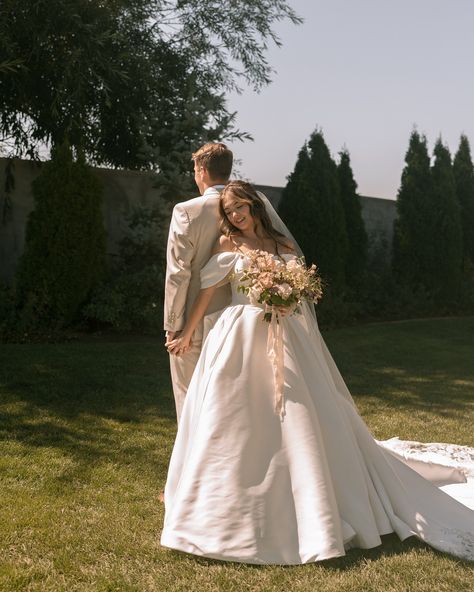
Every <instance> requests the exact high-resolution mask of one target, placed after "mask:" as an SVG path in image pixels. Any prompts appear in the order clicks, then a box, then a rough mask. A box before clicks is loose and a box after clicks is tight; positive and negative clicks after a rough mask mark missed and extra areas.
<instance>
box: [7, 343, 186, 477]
mask: <svg viewBox="0 0 474 592" xmlns="http://www.w3.org/2000/svg"><path fill="white" fill-rule="evenodd" d="M161 349H162V343H161V341H160V343H157V341H156V340H150V341H145V342H144V341H143V340H140V341H138V342H137V343H135V342H127V343H69V344H61V345H52V344H45V345H9V346H2V350H1V352H0V426H1V427H0V437H2V438H3V439H5V440H8V441H9V442H17V443H22V444H24V445H26V446H31V447H36V448H41V447H43V448H48V447H53V448H56V449H61V450H62V451H63V452H65V453H67V455H68V456H70V457H73V458H74V459H75V460H76V462H77V463H79V465H82V469H83V470H84V472H87V471H88V467H89V466H90V465H91V464H92V465H93V464H94V463H95V462H97V461H98V460H99V459H103V460H107V459H109V458H110V460H111V462H112V461H114V460H115V461H116V460H117V457H119V459H120V462H122V463H132V464H133V463H135V464H140V463H143V462H148V463H149V462H150V454H152V453H153V448H158V447H160V449H161V451H162V452H161V454H160V455H159V458H155V459H154V461H156V462H157V464H156V470H157V471H159V472H160V473H163V474H164V473H165V471H166V465H167V462H168V456H169V451H168V450H167V448H168V447H169V444H168V442H170V441H172V439H173V436H174V430H175V425H176V420H175V411H174V401H173V398H172V394H171V385H170V379H169V369H168V358H167V355H166V353H165V355H164V354H163V353H162V352H161ZM143 424H146V427H143ZM123 430H126V432H127V437H126V438H125V437H123V436H124V433H123ZM150 431H151V433H152V435H154V436H156V440H153V439H152V441H151V442H149V443H148V444H147V442H146V441H145V444H146V446H144V445H143V443H142V442H141V441H140V437H142V439H144V440H146V438H145V435H146V433H150ZM163 451H165V452H166V453H164V452H163ZM75 470H76V473H77V474H79V473H80V472H81V468H80V467H79V466H76V469H75ZM77 474H76V477H77ZM67 476H68V471H66V472H65V478H67Z"/></svg>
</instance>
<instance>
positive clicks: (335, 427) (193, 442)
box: [161, 252, 474, 564]
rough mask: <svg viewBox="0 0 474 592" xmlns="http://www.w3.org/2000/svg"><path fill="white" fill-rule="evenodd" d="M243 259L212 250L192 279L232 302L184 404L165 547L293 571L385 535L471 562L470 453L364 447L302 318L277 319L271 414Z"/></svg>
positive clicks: (268, 371) (357, 422)
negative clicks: (279, 394) (279, 365)
mask: <svg viewBox="0 0 474 592" xmlns="http://www.w3.org/2000/svg"><path fill="white" fill-rule="evenodd" d="M285 257H288V256H285ZM246 261H247V259H246V257H245V256H243V255H242V254H239V253H234V252H232V253H231V252H225V253H219V254H217V255H215V256H213V257H212V258H211V260H210V261H209V263H208V264H207V265H206V266H205V267H204V269H203V270H202V272H201V280H202V286H203V287H208V286H211V285H214V284H217V283H220V282H222V281H230V282H231V287H232V293H233V298H232V304H231V305H230V306H229V307H228V308H226V309H225V310H224V311H223V312H222V314H221V315H220V317H219V318H218V320H217V322H216V324H215V325H214V326H213V328H212V329H211V330H210V332H209V334H208V337H207V339H206V341H205V343H204V346H203V350H202V354H201V356H200V359H199V362H198V365H197V367H196V370H195V372H194V375H193V378H192V381H191V384H190V386H189V390H188V393H187V396H186V401H185V405H184V409H183V414H182V417H181V421H180V424H179V428H178V433H177V437H176V442H175V445H174V449H173V453H172V456H171V460H170V466H169V472H168V479H167V483H166V488H165V509H166V511H165V522H164V527H163V532H162V536H161V544H162V545H164V546H166V547H170V548H173V549H178V550H181V551H185V552H188V553H193V554H196V555H202V556H206V557H210V558H216V559H224V560H230V561H240V562H246V563H263V564H300V563H308V562H312V561H318V560H323V559H329V558H332V557H338V556H342V555H344V554H345V551H346V550H347V549H348V548H351V547H360V548H371V547H375V546H377V545H379V544H380V543H381V539H380V536H381V535H384V534H388V533H391V532H395V533H397V534H398V536H399V537H400V539H405V538H407V537H409V536H412V535H416V536H418V537H419V538H420V539H422V540H424V541H426V542H427V543H428V544H429V545H432V546H433V547H434V548H436V549H439V550H441V551H445V552H448V553H451V554H453V555H456V556H457V557H460V558H464V559H470V560H474V510H473V509H470V508H469V505H471V506H474V483H473V482H472V477H473V475H474V454H473V456H471V457H469V453H470V452H471V453H473V452H474V451H472V449H467V448H464V449H463V454H464V455H465V458H464V460H463V459H461V460H458V462H457V463H456V462H450V456H449V450H448V449H447V448H446V447H445V448H440V449H439V450H438V456H436V454H435V453H434V452H433V451H431V452H430V453H429V454H428V456H427V455H426V454H424V453H423V451H422V452H420V450H418V453H417V447H416V446H415V444H416V443H411V444H412V446H411V447H410V446H409V444H410V443H408V444H407V443H403V442H401V441H397V440H396V439H395V440H389V441H387V442H377V441H376V440H374V438H373V437H372V435H371V434H370V432H369V430H368V428H367V426H366V425H365V423H364V421H363V420H362V418H361V417H360V415H359V414H358V412H357V409H356V408H355V406H354V404H353V402H352V400H351V398H350V395H348V391H347V387H346V386H345V384H344V381H343V379H342V377H341V375H340V374H339V372H338V370H337V367H336V365H335V363H334V361H333V359H332V357H331V355H330V353H329V352H328V350H327V348H326V346H325V343H324V340H323V339H322V337H321V335H320V333H319V331H318V330H317V329H315V328H314V327H313V326H310V325H311V323H308V319H307V317H305V316H304V315H297V314H295V315H292V316H288V317H285V318H283V319H282V320H281V327H282V329H283V348H284V357H283V359H284V381H285V382H284V410H285V415H284V417H283V419H281V418H280V417H279V416H278V414H277V413H275V401H274V399H275V384H274V374H273V367H272V362H271V360H270V359H269V358H268V356H267V337H268V330H269V327H268V324H267V323H266V322H264V321H263V320H262V319H263V311H262V308H261V307H260V306H254V305H251V304H250V303H249V301H248V299H247V297H246V296H245V295H244V294H242V293H240V292H238V291H237V286H238V282H239V273H240V272H241V271H242V269H243V268H244V266H245V265H246ZM420 446H421V445H420ZM440 451H441V453H444V456H443V454H441V457H440ZM461 456H462V455H461ZM463 463H464V464H463ZM455 497H457V498H458V499H455ZM458 500H461V501H458ZM461 502H462V503H461Z"/></svg>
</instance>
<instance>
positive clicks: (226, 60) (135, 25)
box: [0, 0, 300, 175]
mask: <svg viewBox="0 0 474 592" xmlns="http://www.w3.org/2000/svg"><path fill="white" fill-rule="evenodd" d="M284 19H289V20H290V21H292V22H294V23H298V22H300V19H299V18H298V17H297V16H296V14H295V13H294V11H293V10H292V9H291V8H290V7H289V6H288V4H287V2H285V1H283V0H239V1H236V2H222V1H216V0H173V1H171V0H108V1H107V2H103V1H97V2H91V1H90V0H48V1H47V2H45V1H44V0H2V2H1V4H0V65H2V64H3V65H4V67H1V68H0V134H1V135H0V140H3V141H9V142H10V146H11V148H12V152H13V153H14V154H16V155H18V156H21V155H29V156H33V157H34V156H36V155H37V153H38V149H39V147H41V146H42V145H44V144H46V145H47V146H54V145H58V144H60V143H61V142H62V141H63V139H64V138H65V137H67V138H68V140H69V142H70V144H71V145H72V146H73V147H76V148H80V149H81V150H83V151H84V153H85V154H86V155H87V157H88V159H89V160H90V161H91V162H94V163H96V164H104V165H111V166H117V167H127V168H134V169H146V168H154V169H156V170H160V171H162V172H165V173H168V174H170V175H172V174H173V172H176V171H180V170H182V169H183V166H184V165H183V158H184V155H186V159H189V151H190V149H192V148H194V147H195V146H196V145H197V144H199V143H201V142H203V141H207V140H214V139H217V138H219V139H221V138H226V137H227V138H229V137H245V136H246V134H243V133H241V132H239V131H238V130H236V129H235V128H234V114H232V113H230V112H229V110H228V108H227V105H226V102H225V98H224V92H225V91H228V90H230V89H234V90H235V89H236V88H237V87H238V85H239V81H242V82H244V81H245V82H247V83H249V84H250V85H252V86H253V87H254V88H256V89H258V88H259V87H261V86H262V85H265V84H267V83H268V82H269V80H270V76H271V72H272V70H271V67H270V65H269V64H268V62H267V60H266V57H265V52H266V49H267V46H268V44H269V43H270V42H274V43H276V44H279V43H280V42H279V39H278V37H277V36H276V34H275V32H274V25H275V23H277V22H278V21H281V20H284Z"/></svg>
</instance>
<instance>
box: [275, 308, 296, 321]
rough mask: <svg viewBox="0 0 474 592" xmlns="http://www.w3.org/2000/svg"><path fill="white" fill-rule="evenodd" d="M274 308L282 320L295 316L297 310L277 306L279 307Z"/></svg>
mask: <svg viewBox="0 0 474 592" xmlns="http://www.w3.org/2000/svg"><path fill="white" fill-rule="evenodd" d="M273 308H274V309H275V311H276V312H278V315H279V316H280V317H281V318H283V317H286V316H288V315H291V314H293V312H294V310H295V307H294V306H277V305H274V306H273Z"/></svg>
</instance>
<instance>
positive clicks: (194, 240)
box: [164, 187, 231, 341]
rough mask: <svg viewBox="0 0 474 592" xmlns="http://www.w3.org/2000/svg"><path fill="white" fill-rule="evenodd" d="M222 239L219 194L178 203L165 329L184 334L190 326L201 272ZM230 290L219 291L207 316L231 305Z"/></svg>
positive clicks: (212, 192)
mask: <svg viewBox="0 0 474 592" xmlns="http://www.w3.org/2000/svg"><path fill="white" fill-rule="evenodd" d="M219 235H220V231H219V190H218V189H216V188H215V187H210V188H208V189H207V190H206V191H205V192H204V195H201V196H200V197H196V198H194V199H190V200H188V201H185V202H182V203H178V204H176V206H175V207H174V209H173V215H172V217H171V224H170V230H169V236H168V248H167V268H166V284H165V308H164V328H165V330H166V331H180V330H181V329H183V327H184V325H185V323H186V315H187V314H188V313H189V311H190V309H191V306H192V305H193V302H194V300H195V299H196V297H197V295H198V293H199V290H200V289H201V282H200V271H201V269H202V268H203V267H204V265H205V264H206V263H207V262H208V261H209V258H210V256H211V251H212V248H213V246H214V244H215V242H216V241H217V238H218V237H219ZM230 298H231V295H230V286H229V285H225V286H222V287H220V288H218V289H217V290H216V291H215V293H214V295H213V298H212V301H211V303H210V304H209V307H208V309H207V311H206V314H210V313H212V312H216V311H217V310H220V309H222V308H224V307H225V306H227V305H228V304H229V303H230ZM202 328H203V323H202V321H201V323H200V325H199V326H198V327H197V328H196V331H195V333H194V339H195V341H199V340H200V339H201V337H202Z"/></svg>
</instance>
